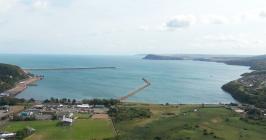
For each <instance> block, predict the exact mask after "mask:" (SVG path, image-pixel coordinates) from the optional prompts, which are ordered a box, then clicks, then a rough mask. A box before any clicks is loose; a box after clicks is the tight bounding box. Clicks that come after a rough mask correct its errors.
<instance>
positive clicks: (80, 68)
mask: <svg viewBox="0 0 266 140" xmlns="http://www.w3.org/2000/svg"><path fill="white" fill-rule="evenodd" d="M116 68H117V67H65V68H64V67H62V68H24V70H27V71H46V70H91V69H116Z"/></svg>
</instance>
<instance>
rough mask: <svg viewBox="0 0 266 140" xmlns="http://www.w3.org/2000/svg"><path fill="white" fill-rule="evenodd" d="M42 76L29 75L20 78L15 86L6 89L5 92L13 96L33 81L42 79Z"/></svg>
mask: <svg viewBox="0 0 266 140" xmlns="http://www.w3.org/2000/svg"><path fill="white" fill-rule="evenodd" d="M42 78H43V77H39V76H34V77H29V78H27V79H25V80H22V81H20V82H18V83H17V84H16V85H15V87H13V88H12V89H9V90H7V91H6V92H5V93H6V94H8V95H9V96H10V97H14V96H16V95H17V94H19V93H21V92H22V91H24V90H25V89H26V88H27V87H28V86H29V85H31V84H34V83H35V82H37V81H39V80H42Z"/></svg>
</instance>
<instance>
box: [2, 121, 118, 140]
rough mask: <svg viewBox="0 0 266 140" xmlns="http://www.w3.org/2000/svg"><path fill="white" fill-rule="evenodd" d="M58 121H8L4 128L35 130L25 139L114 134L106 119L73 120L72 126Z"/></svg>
mask: <svg viewBox="0 0 266 140" xmlns="http://www.w3.org/2000/svg"><path fill="white" fill-rule="evenodd" d="M57 123H58V121H29V122H10V123H9V124H8V125H7V126H6V127H5V128H4V130H6V131H10V132H15V131H18V130H21V129H23V128H25V127H27V126H29V127H32V128H34V129H36V132H35V133H34V134H33V135H31V136H30V137H28V138H26V140H36V139H40V140H90V139H95V140H101V139H103V138H109V137H113V136H114V132H113V128H112V124H111V122H110V121H107V120H91V119H82V120H75V121H74V123H73V125H72V126H65V127H62V126H57Z"/></svg>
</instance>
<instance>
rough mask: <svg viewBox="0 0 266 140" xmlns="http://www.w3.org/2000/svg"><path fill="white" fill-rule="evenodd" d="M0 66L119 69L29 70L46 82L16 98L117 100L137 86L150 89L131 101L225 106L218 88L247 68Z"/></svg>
mask: <svg viewBox="0 0 266 140" xmlns="http://www.w3.org/2000/svg"><path fill="white" fill-rule="evenodd" d="M0 62H2V63H11V64H16V65H19V66H21V67H23V68H53V67H54V68H55V67H96V66H115V67H118V69H101V70H72V71H31V72H32V73H34V74H41V75H44V76H45V79H44V80H42V81H39V82H38V86H35V87H30V88H28V89H27V90H26V91H24V92H23V93H21V94H19V95H18V97H22V98H36V99H47V98H50V97H56V98H75V99H84V98H117V97H120V96H123V95H126V94H127V93H128V92H129V91H131V90H132V89H135V88H136V87H137V86H139V85H142V84H143V81H142V80H141V79H142V78H143V77H145V78H146V79H148V80H149V81H150V82H151V84H152V85H151V86H150V87H148V88H147V89H145V90H144V91H142V92H140V93H138V94H137V95H136V96H133V97H131V98H130V100H133V101H144V102H152V103H166V102H170V103H219V102H223V103H228V102H234V99H233V98H232V97H231V96H230V95H229V94H227V93H225V92H223V91H222V90H221V88H220V87H221V86H222V85H223V84H225V83H226V82H229V81H231V80H234V79H236V78H239V77H240V74H242V73H244V72H247V71H249V70H248V67H242V66H230V65H225V64H222V63H213V62H200V61H187V60H186V61H149V60H142V59H141V58H140V57H137V56H70V55H57V56H55V55H3V54H1V55H0Z"/></svg>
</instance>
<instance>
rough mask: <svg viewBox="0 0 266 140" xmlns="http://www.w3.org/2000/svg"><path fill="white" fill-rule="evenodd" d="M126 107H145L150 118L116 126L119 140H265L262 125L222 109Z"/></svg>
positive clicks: (154, 106)
mask: <svg viewBox="0 0 266 140" xmlns="http://www.w3.org/2000/svg"><path fill="white" fill-rule="evenodd" d="M128 106H130V107H132V106H134V107H141V108H149V109H150V111H151V112H152V113H153V115H152V117H150V118H146V119H133V120H129V121H122V122H118V123H116V125H115V126H116V129H117V130H118V132H119V133H120V137H119V139H120V140H136V139H137V140H251V139H252V140H265V138H266V133H265V132H266V123H265V122H259V121H251V120H249V121H248V122H247V121H243V120H240V117H239V115H238V114H236V113H234V112H232V111H231V110H229V109H225V108H223V107H211V108H207V107H206V108H201V107H200V106H195V105H184V106H162V105H145V104H142V105H140V104H135V105H134V104H133V105H132V104H131V105H128ZM194 109H197V110H195V111H194Z"/></svg>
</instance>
